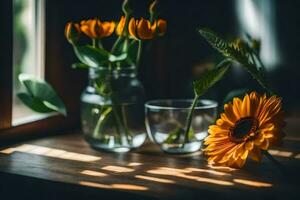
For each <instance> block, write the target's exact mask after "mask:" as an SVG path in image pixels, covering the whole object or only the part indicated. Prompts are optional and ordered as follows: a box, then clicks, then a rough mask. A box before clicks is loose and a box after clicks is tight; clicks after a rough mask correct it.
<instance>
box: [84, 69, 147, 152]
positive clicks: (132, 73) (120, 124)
mask: <svg viewBox="0 0 300 200" xmlns="http://www.w3.org/2000/svg"><path fill="white" fill-rule="evenodd" d="M143 105H144V88H143V86H142V84H141V82H140V81H139V80H138V79H137V73H136V68H135V67H131V68H121V69H116V70H111V69H109V68H106V67H103V68H91V69H90V70H89V85H88V86H87V88H86V89H85V90H84V92H83V93H82V95H81V124H82V130H83V134H84V136H85V139H86V140H87V142H88V143H89V144H90V145H91V146H92V147H94V148H96V149H101V150H107V151H112V152H127V151H129V150H130V149H133V148H138V147H140V146H141V145H142V144H143V143H144V141H145V139H146V132H145V128H144V107H143Z"/></svg>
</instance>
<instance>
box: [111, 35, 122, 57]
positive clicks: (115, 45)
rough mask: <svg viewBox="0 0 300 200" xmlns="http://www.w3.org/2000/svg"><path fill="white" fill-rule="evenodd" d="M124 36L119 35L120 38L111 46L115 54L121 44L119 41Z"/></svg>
mask: <svg viewBox="0 0 300 200" xmlns="http://www.w3.org/2000/svg"><path fill="white" fill-rule="evenodd" d="M122 39H123V37H122V36H119V37H118V39H117V40H116V41H115V43H114V45H113V46H112V48H111V53H112V54H115V51H116V48H117V46H118V45H119V43H120V42H121V41H122Z"/></svg>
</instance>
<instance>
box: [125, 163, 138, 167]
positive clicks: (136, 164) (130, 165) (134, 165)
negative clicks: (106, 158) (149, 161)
mask: <svg viewBox="0 0 300 200" xmlns="http://www.w3.org/2000/svg"><path fill="white" fill-rule="evenodd" d="M140 165H142V163H138V162H131V163H129V164H128V165H127V166H128V167H136V166H140Z"/></svg>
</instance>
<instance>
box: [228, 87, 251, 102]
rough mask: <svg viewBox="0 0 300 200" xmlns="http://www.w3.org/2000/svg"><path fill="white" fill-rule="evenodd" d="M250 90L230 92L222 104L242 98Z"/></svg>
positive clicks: (243, 89)
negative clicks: (235, 98)
mask: <svg viewBox="0 0 300 200" xmlns="http://www.w3.org/2000/svg"><path fill="white" fill-rule="evenodd" d="M249 91H250V90H249V89H247V88H242V89H237V90H231V91H230V92H229V93H228V94H227V95H226V96H225V98H224V100H223V103H224V104H225V103H229V102H231V101H232V100H233V98H234V97H239V98H242V97H243V96H245V94H246V93H247V92H249Z"/></svg>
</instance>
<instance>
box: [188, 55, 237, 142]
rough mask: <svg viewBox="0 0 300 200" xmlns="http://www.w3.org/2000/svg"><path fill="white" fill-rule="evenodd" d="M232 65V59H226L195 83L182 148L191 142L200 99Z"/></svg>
mask: <svg viewBox="0 0 300 200" xmlns="http://www.w3.org/2000/svg"><path fill="white" fill-rule="evenodd" d="M231 64H232V61H231V60H230V59H225V60H223V61H222V62H220V63H219V64H218V65H217V66H216V67H215V68H213V69H211V70H208V71H206V72H205V73H204V74H203V75H202V76H201V78H199V79H197V80H195V81H194V83H193V85H194V92H195V97H194V100H193V103H192V105H191V108H190V110H189V112H188V116H187V122H186V130H185V134H184V142H183V144H182V147H184V145H185V144H186V143H187V142H188V140H189V132H190V129H191V123H192V118H193V113H194V110H195V108H196V106H197V103H198V100H199V98H200V97H201V96H202V95H203V94H204V93H205V92H206V91H207V90H208V89H209V88H211V87H212V86H214V85H215V84H216V83H217V82H218V81H219V80H221V78H222V77H223V76H224V74H225V73H226V72H227V70H228V69H229V67H230V65H231Z"/></svg>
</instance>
